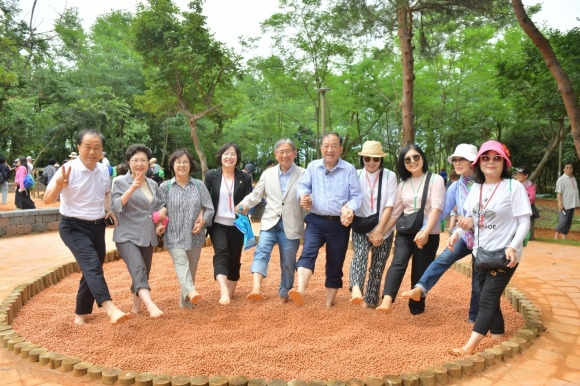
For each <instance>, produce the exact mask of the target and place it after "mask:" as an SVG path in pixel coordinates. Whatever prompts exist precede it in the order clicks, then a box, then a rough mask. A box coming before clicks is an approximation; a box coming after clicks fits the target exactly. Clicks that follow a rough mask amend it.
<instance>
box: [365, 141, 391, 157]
mask: <svg viewBox="0 0 580 386" xmlns="http://www.w3.org/2000/svg"><path fill="white" fill-rule="evenodd" d="M358 155H360V156H361V157H364V156H368V157H384V156H386V155H387V153H385V152H384V151H383V147H382V146H381V143H380V142H377V141H366V142H365V143H363V146H362V150H361V151H360V152H359V153H358Z"/></svg>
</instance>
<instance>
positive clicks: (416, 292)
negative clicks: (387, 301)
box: [401, 287, 423, 302]
mask: <svg viewBox="0 0 580 386" xmlns="http://www.w3.org/2000/svg"><path fill="white" fill-rule="evenodd" d="M422 294H423V291H422V290H421V288H420V287H415V288H413V289H412V290H409V291H405V292H403V293H402V294H401V296H403V297H405V298H410V299H413V300H414V301H416V302H418V301H419V300H421V295H422Z"/></svg>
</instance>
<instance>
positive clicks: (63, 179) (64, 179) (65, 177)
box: [56, 165, 71, 189]
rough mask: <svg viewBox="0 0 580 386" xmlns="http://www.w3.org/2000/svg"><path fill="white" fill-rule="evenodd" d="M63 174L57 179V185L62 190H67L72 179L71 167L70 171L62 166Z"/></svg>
mask: <svg viewBox="0 0 580 386" xmlns="http://www.w3.org/2000/svg"><path fill="white" fill-rule="evenodd" d="M61 169H62V173H60V175H59V176H58V177H57V179H56V184H57V185H58V186H60V188H61V189H62V188H65V187H67V186H68V181H69V178H70V172H71V167H70V166H69V167H68V169H67V167H66V166H65V165H62V166H61Z"/></svg>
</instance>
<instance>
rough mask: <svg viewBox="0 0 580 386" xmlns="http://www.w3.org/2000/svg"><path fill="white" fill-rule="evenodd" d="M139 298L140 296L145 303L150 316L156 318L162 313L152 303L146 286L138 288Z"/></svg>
mask: <svg viewBox="0 0 580 386" xmlns="http://www.w3.org/2000/svg"><path fill="white" fill-rule="evenodd" d="M139 298H141V300H142V301H143V304H145V307H146V308H147V311H149V316H150V317H152V318H158V317H160V316H161V315H163V311H161V310H160V309H159V307H157V305H156V304H155V303H153V300H151V292H150V291H149V290H148V289H147V288H141V289H140V290H139Z"/></svg>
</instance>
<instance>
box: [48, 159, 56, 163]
mask: <svg viewBox="0 0 580 386" xmlns="http://www.w3.org/2000/svg"><path fill="white" fill-rule="evenodd" d="M48 164H49V165H55V164H56V160H55V159H54V158H50V159H49V160H48Z"/></svg>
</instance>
